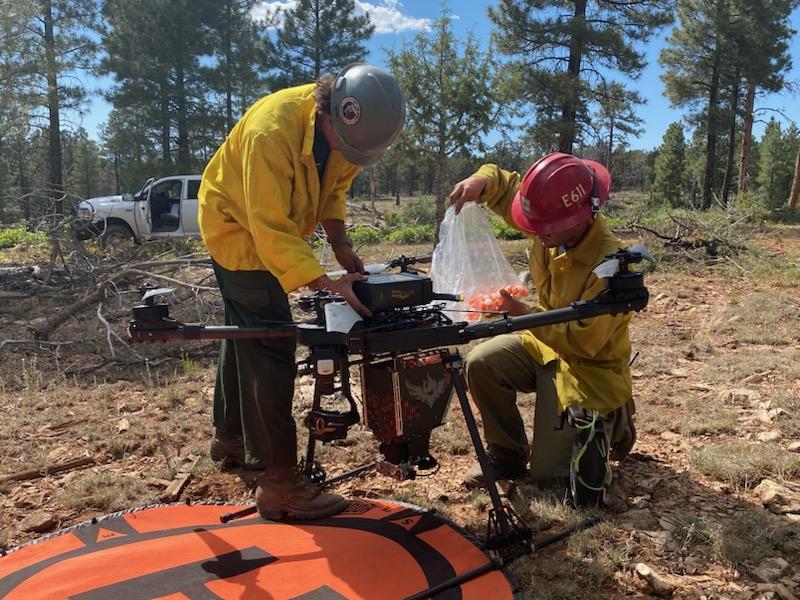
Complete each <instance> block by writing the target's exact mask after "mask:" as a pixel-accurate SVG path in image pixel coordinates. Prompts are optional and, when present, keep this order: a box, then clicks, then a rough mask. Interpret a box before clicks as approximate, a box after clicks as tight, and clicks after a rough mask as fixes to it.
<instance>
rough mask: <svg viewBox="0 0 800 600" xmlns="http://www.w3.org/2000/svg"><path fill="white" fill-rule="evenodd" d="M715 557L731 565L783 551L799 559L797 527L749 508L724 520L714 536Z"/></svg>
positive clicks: (756, 560) (799, 539)
mask: <svg viewBox="0 0 800 600" xmlns="http://www.w3.org/2000/svg"><path fill="white" fill-rule="evenodd" d="M716 550H717V553H718V555H719V556H721V557H723V558H725V559H726V560H728V561H730V562H732V563H734V564H757V563H759V562H760V561H762V560H763V559H765V558H768V557H770V556H775V555H776V554H777V553H780V552H784V553H786V554H788V555H790V556H793V560H790V561H789V562H795V564H797V563H796V561H797V560H800V527H798V526H797V525H794V524H788V525H787V522H786V521H784V520H782V519H775V518H773V517H771V515H770V514H769V513H767V512H766V511H763V510H759V509H755V508H751V509H748V510H745V511H742V512H740V513H738V514H736V515H734V516H732V517H731V518H730V519H729V520H728V521H726V522H725V523H724V524H723V526H722V529H721V532H720V535H719V537H718V541H717V545H716Z"/></svg>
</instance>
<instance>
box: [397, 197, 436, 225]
mask: <svg viewBox="0 0 800 600" xmlns="http://www.w3.org/2000/svg"><path fill="white" fill-rule="evenodd" d="M435 219H436V201H435V200H434V199H433V198H430V197H427V196H422V197H420V198H414V199H413V200H411V201H409V202H407V203H406V204H405V205H404V206H403V209H402V211H401V212H400V221H401V222H402V223H408V224H410V225H422V224H425V223H433V222H434V221H435Z"/></svg>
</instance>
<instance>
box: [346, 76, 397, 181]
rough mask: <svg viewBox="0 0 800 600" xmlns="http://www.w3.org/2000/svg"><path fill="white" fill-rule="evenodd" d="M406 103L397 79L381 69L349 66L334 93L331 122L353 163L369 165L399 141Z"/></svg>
mask: <svg viewBox="0 0 800 600" xmlns="http://www.w3.org/2000/svg"><path fill="white" fill-rule="evenodd" d="M405 120H406V101H405V99H404V98H403V92H401V91H400V86H399V85H397V81H396V80H395V78H394V77H393V76H392V75H391V74H389V73H387V72H386V71H384V70H383V69H379V68H378V67H373V66H371V65H363V64H352V65H348V66H346V67H345V68H344V69H343V70H342V72H341V73H339V75H337V76H336V80H335V81H334V82H333V89H332V90H331V122H332V123H333V130H334V132H335V133H336V137H337V138H338V139H339V142H340V151H341V153H342V154H343V155H344V157H345V158H346V159H347V160H349V161H350V162H351V163H354V164H357V165H369V164H372V163H374V162H375V161H376V160H378V159H379V158H380V157H381V155H382V154H383V153H384V152H385V151H386V149H387V148H388V147H389V146H390V145H391V144H392V142H394V141H395V140H396V139H397V136H399V135H400V132H401V131H402V130H403V123H405Z"/></svg>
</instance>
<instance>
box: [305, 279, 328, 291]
mask: <svg viewBox="0 0 800 600" xmlns="http://www.w3.org/2000/svg"><path fill="white" fill-rule="evenodd" d="M330 284H331V280H330V277H328V276H327V275H320V276H319V277H317V278H316V279H314V280H313V281H309V282H308V284H307V287H309V288H311V289H312V290H314V291H315V292H317V291H319V290H326V289H328V288H329V287H330Z"/></svg>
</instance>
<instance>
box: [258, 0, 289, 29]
mask: <svg viewBox="0 0 800 600" xmlns="http://www.w3.org/2000/svg"><path fill="white" fill-rule="evenodd" d="M296 5H297V0H285V1H281V0H278V1H277V2H261V3H260V4H256V5H255V6H254V7H253V10H251V11H250V18H251V19H253V20H254V21H266V20H267V19H269V18H272V17H273V16H275V17H277V22H278V23H280V21H282V19H281V12H282V11H284V10H289V9H292V8H294V7H295V6H296ZM278 23H276V25H277V24H278Z"/></svg>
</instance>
